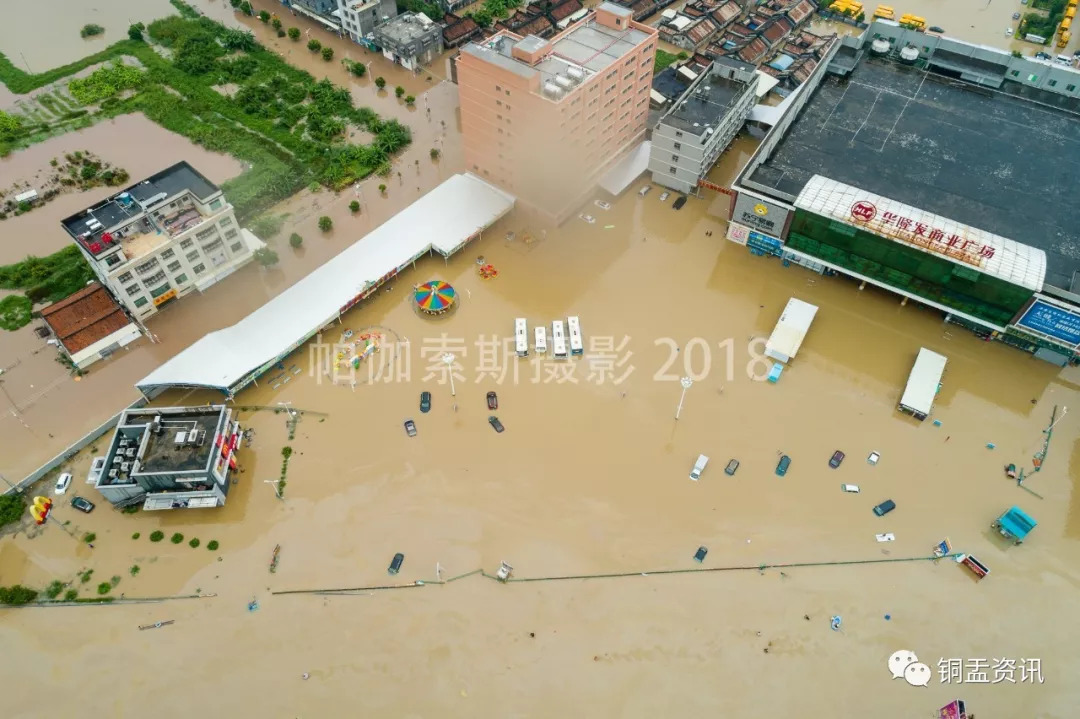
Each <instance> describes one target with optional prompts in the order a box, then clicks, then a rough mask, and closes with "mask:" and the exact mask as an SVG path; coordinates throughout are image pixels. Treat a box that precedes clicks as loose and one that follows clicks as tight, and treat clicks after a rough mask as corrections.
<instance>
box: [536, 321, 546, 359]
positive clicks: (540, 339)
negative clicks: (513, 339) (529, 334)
mask: <svg viewBox="0 0 1080 719" xmlns="http://www.w3.org/2000/svg"><path fill="white" fill-rule="evenodd" d="M533 332H534V333H535V334H536V354H538V355H546V354H547V328H546V327H544V326H543V325H540V326H539V327H536V328H535V329H534V330H533Z"/></svg>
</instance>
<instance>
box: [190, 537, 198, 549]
mask: <svg viewBox="0 0 1080 719" xmlns="http://www.w3.org/2000/svg"><path fill="white" fill-rule="evenodd" d="M188 546H189V547H191V548H192V549H198V548H199V538H198V537H194V538H193V539H192V540H191V541H190V542H188Z"/></svg>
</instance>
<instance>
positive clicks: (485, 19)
mask: <svg viewBox="0 0 1080 719" xmlns="http://www.w3.org/2000/svg"><path fill="white" fill-rule="evenodd" d="M472 19H473V22H475V23H476V24H477V25H479V26H480V27H490V26H491V21H492V20H493V19H494V16H493V15H492V13H491V11H490V10H487V9H486V8H482V9H480V10H476V11H474V12H473V14H472Z"/></svg>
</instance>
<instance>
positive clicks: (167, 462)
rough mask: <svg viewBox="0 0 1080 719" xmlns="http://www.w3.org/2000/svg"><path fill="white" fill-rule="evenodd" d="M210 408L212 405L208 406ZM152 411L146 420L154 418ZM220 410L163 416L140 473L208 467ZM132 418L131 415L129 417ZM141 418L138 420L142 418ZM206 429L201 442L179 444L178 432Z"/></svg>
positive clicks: (145, 454)
mask: <svg viewBox="0 0 1080 719" xmlns="http://www.w3.org/2000/svg"><path fill="white" fill-rule="evenodd" d="M207 409H211V408H207ZM153 416H154V415H153V413H147V414H146V415H145V418H146V421H147V423H149V422H151V421H153ZM220 416H221V410H213V411H212V412H191V413H185V414H183V415H164V416H163V418H162V425H163V426H164V431H163V432H162V433H161V434H158V435H155V434H151V435H150V437H149V440H148V441H147V444H146V452H145V453H143V461H142V465H141V466H140V467H139V473H140V474H146V473H148V472H173V471H175V472H190V471H192V470H200V469H205V468H206V465H207V462H208V461H209V459H210V454H211V452H213V451H214V450H215V449H217V447H215V446H214V433H215V432H216V430H217V425H218V419H219V418H220ZM130 419H133V418H131V417H129V420H130ZM142 419H143V418H142V417H139V418H138V419H136V420H135V421H136V422H139V421H142ZM196 427H197V428H198V429H200V430H203V432H204V433H205V434H204V440H203V442H202V444H201V445H199V446H196V445H191V444H185V445H177V444H176V434H177V432H189V431H191V430H192V429H193V428H196Z"/></svg>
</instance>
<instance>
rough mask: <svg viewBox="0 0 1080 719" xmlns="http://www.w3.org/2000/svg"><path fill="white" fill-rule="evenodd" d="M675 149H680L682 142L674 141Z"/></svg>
mask: <svg viewBox="0 0 1080 719" xmlns="http://www.w3.org/2000/svg"><path fill="white" fill-rule="evenodd" d="M675 149H676V150H681V149H682V143H681V142H676V143H675Z"/></svg>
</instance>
